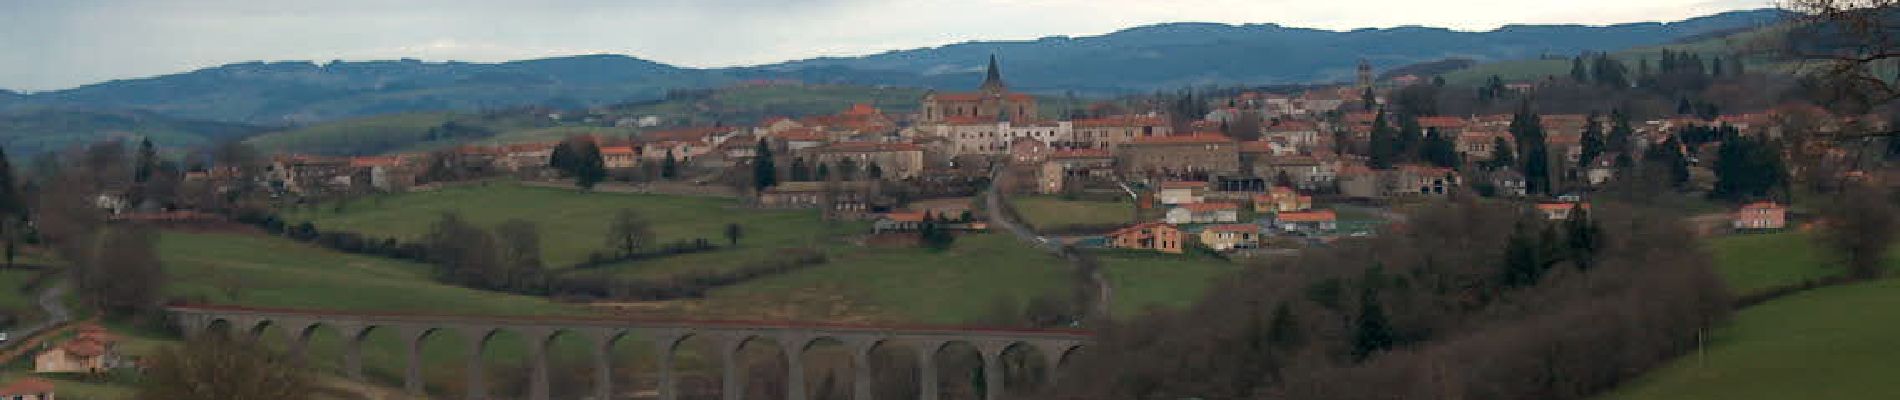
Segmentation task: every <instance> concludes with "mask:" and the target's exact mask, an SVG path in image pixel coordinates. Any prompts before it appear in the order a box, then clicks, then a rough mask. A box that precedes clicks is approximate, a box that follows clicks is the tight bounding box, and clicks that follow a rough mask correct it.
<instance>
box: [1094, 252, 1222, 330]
mask: <svg viewBox="0 0 1900 400" xmlns="http://www.w3.org/2000/svg"><path fill="white" fill-rule="evenodd" d="M1100 259H1101V261H1102V267H1103V268H1104V269H1105V270H1106V273H1107V274H1108V280H1109V284H1110V285H1112V286H1113V287H1114V288H1115V300H1114V301H1115V302H1114V304H1112V306H1113V309H1112V310H1110V311H1111V312H1113V313H1114V314H1115V317H1116V318H1131V317H1134V316H1138V315H1140V314H1141V313H1142V312H1143V311H1146V310H1148V309H1150V308H1154V307H1160V308H1183V307H1187V306H1189V305H1192V304H1194V302H1196V301H1200V300H1201V294H1202V293H1204V292H1206V291H1207V289H1208V288H1210V287H1212V286H1213V284H1214V282H1215V280H1216V279H1219V278H1221V277H1225V276H1229V275H1230V274H1234V273H1236V272H1238V271H1239V269H1240V266H1239V265H1238V264H1234V263H1230V262H1227V261H1224V260H1220V259H1216V258H1213V257H1209V256H1204V255H1171V254H1158V253H1136V252H1123V251H1110V252H1102V253H1101V255H1100Z"/></svg>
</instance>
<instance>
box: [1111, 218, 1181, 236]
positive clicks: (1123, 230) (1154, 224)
mask: <svg viewBox="0 0 1900 400" xmlns="http://www.w3.org/2000/svg"><path fill="white" fill-rule="evenodd" d="M1150 228H1166V229H1179V228H1175V227H1174V225H1169V224H1168V223H1166V222H1143V223H1139V224H1134V225H1130V226H1128V227H1126V228H1121V229H1116V230H1115V231H1114V232H1109V233H1108V235H1106V236H1109V237H1115V236H1121V235H1127V234H1131V233H1137V232H1140V231H1141V230H1143V229H1150Z"/></svg>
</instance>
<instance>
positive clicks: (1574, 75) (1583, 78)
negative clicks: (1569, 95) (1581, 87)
mask: <svg viewBox="0 0 1900 400" xmlns="http://www.w3.org/2000/svg"><path fill="white" fill-rule="evenodd" d="M1570 80H1572V81H1576V82H1577V83H1589V82H1590V72H1589V71H1588V70H1587V69H1585V68H1584V67H1583V56H1576V57H1573V58H1571V59H1570Z"/></svg>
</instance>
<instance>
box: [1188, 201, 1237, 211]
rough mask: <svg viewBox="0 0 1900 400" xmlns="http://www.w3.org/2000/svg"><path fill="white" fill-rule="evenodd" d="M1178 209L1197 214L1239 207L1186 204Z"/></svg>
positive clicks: (1214, 204)
mask: <svg viewBox="0 0 1900 400" xmlns="http://www.w3.org/2000/svg"><path fill="white" fill-rule="evenodd" d="M1180 207H1181V208H1185V209H1187V210H1188V211H1192V212H1197V213H1201V212H1215V211H1228V210H1239V209H1240V205H1239V204H1234V203H1187V204H1182V205H1180Z"/></svg>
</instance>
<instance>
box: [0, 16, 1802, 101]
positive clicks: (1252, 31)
mask: <svg viewBox="0 0 1900 400" xmlns="http://www.w3.org/2000/svg"><path fill="white" fill-rule="evenodd" d="M1784 15H1785V14H1784V13H1782V12H1780V11H1773V10H1756V11H1742V12H1731V13H1724V14H1718V15H1713V16H1708V17H1702V18H1696V19H1691V20H1687V21H1682V22H1675V23H1667V24H1664V23H1640V24H1624V25H1613V26H1601V27H1590V26H1575V25H1518V26H1506V27H1503V28H1500V29H1497V30H1493V31H1489V32H1459V31H1453V30H1449V29H1442V28H1423V27H1400V28H1392V29H1361V30H1355V31H1350V32H1333V31H1324V30H1316V29H1304V28H1290V27H1282V26H1279V25H1273V24H1251V25H1239V26H1234V25H1225V24H1210V23H1174V24H1161V25H1152V26H1144V27H1138V28H1132V29H1127V30H1122V31H1119V32H1114V33H1110V34H1106V35H1101V36H1091V37H1075V38H1072V37H1049V38H1043V39H1038V40H1030V41H989V42H969V43H962V44H955V45H949V46H942V47H934V48H924V49H913V50H901V51H892V52H887V53H881V54H875V55H869V56H863V57H849V58H819V59H810V60H801V61H792V62H786V63H779V64H773V65H764V66H757V67H742V68H728V69H688V68H678V67H673V66H668V65H665V64H660V63H655V62H651V61H646V60H641V59H638V58H633V57H626V56H617V55H593V56H577V57H562V58H550V59H538V60H527V61H516V62H507V63H497V64H484V63H464V62H445V63H434V62H421V61H416V60H400V61H368V62H331V63H327V64H322V65H319V64H316V63H312V62H307V61H291V62H274V63H262V62H252V63H240V64H230V65H225V66H220V67H214V68H207V69H202V70H197V71H192V72H187V73H181V74H173V75H165V76H158V77H151V78H143V79H128V80H117V81H111V82H105V83H99V84H94V85H87V86H82V87H79V88H74V89H68V90H59V91H51V92H44V93H35V94H32V95H28V96H26V99H28V100H30V101H32V102H35V103H40V104H50V105H67V106H84V107H95V108H126V109H142V110H150V111H155V112H160V113H165V114H169V115H176V116H183V117H190V118H198V119H213V120H224V121H244V122H251V123H264V124H283V123H289V122H309V121H321V120H330V119H338V118H345V117H354V116H364V115H375V114H385V113H394V112H407V111H441V110H464V111H466V110H482V109H495V108H507V107H515V106H524V105H540V106H549V107H557V108H581V107H590V106H598V105H604V104H611V103H618V102H625V101H630V100H647V99H655V98H659V97H660V96H661V95H662V94H664V93H665V92H666V91H668V90H669V89H681V88H703V87H710V86H716V85H721V84H725V83H729V82H733V81H736V80H745V79H794V80H800V81H805V82H823V83H849V84H888V85H905V86H921V87H934V88H940V89H966V88H968V87H970V86H973V85H974V84H975V82H977V81H978V80H979V76H978V74H979V73H980V69H979V67H980V66H982V65H983V62H984V61H985V60H986V59H987V57H989V56H990V55H992V54H995V55H999V56H1001V57H1002V58H1003V59H1004V63H1005V65H1004V69H1005V71H1006V73H1007V75H1006V76H1007V77H1008V78H1009V79H1010V81H1011V82H1012V83H1014V84H1015V85H1016V86H1017V87H1018V88H1019V89H1023V90H1026V91H1033V92H1042V93H1058V92H1064V91H1077V92H1081V93H1085V94H1086V93H1129V92H1145V91H1151V90H1156V89H1172V88H1179V87H1181V86H1184V85H1198V84H1238V83H1247V84H1271V83H1298V82H1310V81H1333V80H1341V79H1345V78H1348V77H1350V76H1351V75H1352V73H1353V70H1354V67H1355V66H1356V65H1357V63H1358V61H1359V60H1361V59H1365V60H1368V61H1370V62H1372V63H1373V64H1374V65H1375V66H1379V67H1395V66H1401V65H1407V64H1414V63H1418V62H1422V61H1431V60H1438V59H1444V58H1452V57H1461V58H1470V59H1474V60H1479V61H1493V60H1510V59H1523V58H1534V57H1537V56H1540V55H1544V54H1563V55H1569V54H1575V53H1577V52H1580V51H1584V50H1598V51H1613V50H1620V49H1624V48H1629V47H1634V46H1645V45H1656V44H1662V43H1668V42H1671V41H1674V40H1677V39H1681V38H1686V37H1694V36H1697V35H1702V34H1707V33H1709V32H1717V31H1724V30H1733V29H1737V28H1741V27H1750V26H1760V25H1765V24H1767V23H1769V22H1770V21H1774V20H1777V19H1779V18H1781V17H1782V16H1784ZM4 102H6V100H5V99H4V95H0V105H3V103H4Z"/></svg>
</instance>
